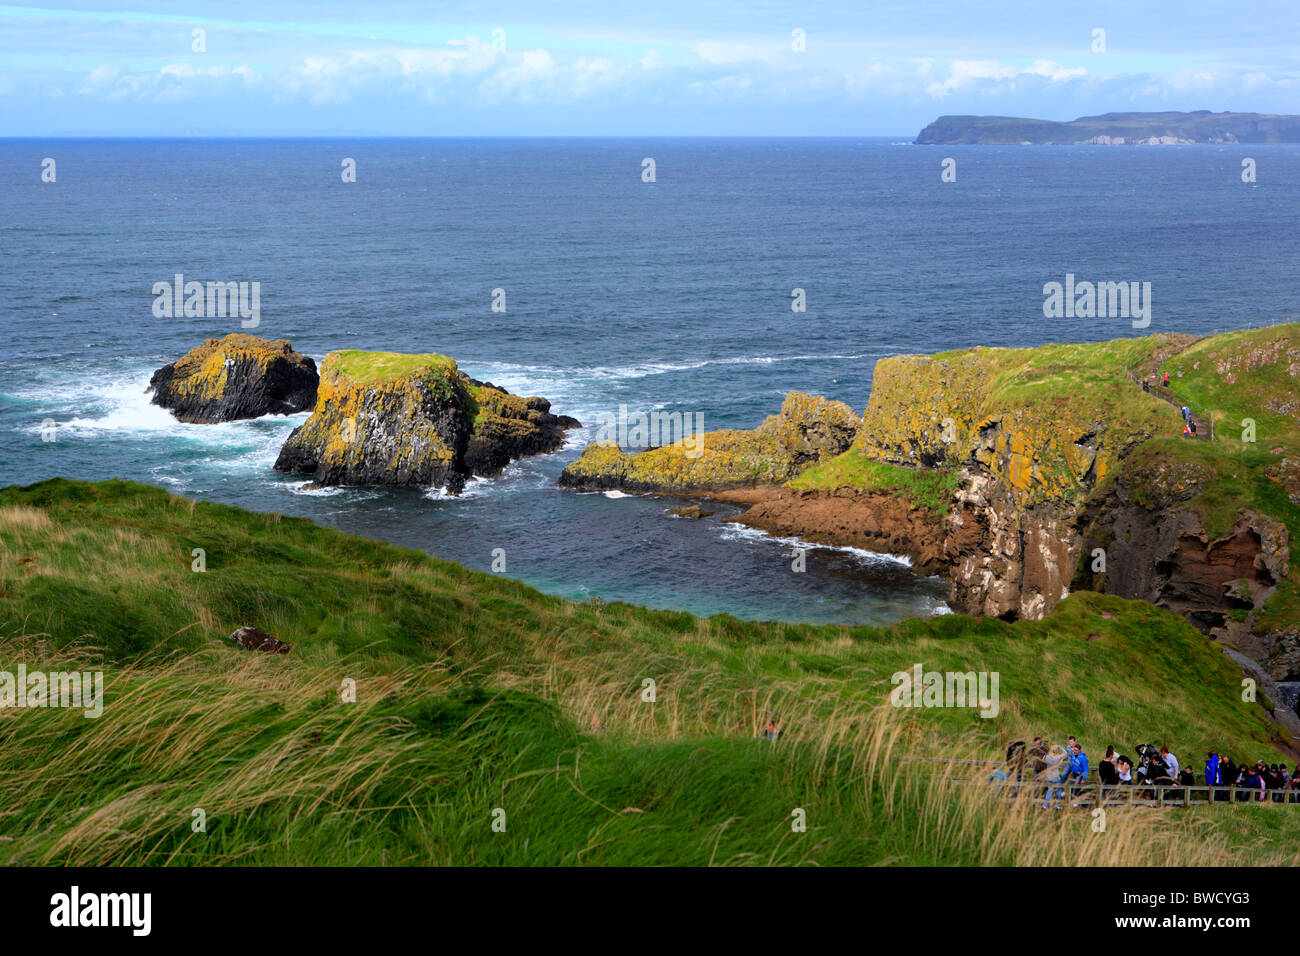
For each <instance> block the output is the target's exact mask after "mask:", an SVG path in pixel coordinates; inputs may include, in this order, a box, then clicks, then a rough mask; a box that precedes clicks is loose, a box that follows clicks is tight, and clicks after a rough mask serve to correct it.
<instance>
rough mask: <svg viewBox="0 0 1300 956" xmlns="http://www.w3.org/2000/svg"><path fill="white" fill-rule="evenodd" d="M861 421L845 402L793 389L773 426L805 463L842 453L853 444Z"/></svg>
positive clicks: (792, 453) (789, 449)
mask: <svg viewBox="0 0 1300 956" xmlns="http://www.w3.org/2000/svg"><path fill="white" fill-rule="evenodd" d="M861 424H862V419H861V418H859V417H858V414H857V412H855V411H854V410H853V409H851V408H850V407H849V406H848V405H846V404H844V403H843V402H834V401H831V400H830V399H828V398H823V397H821V396H820V395H808V394H806V393H804V392H790V393H789V394H788V395H786V397H785V401H784V402H782V403H781V414H780V415H779V416H777V420H776V423H775V426H774V427H775V429H776V434H777V437H778V438H779V439H780V442H781V446H782V447H783V448H784V449H785V450H786V451H787V452H789V454H790V457H791V458H792V459H794V461H795V462H796V463H797V464H803V463H805V462H813V461H820V460H821V459H822V458H826V457H833V456H835V455H838V454H840V453H841V452H842V451H844V449H846V448H848V447H849V445H851V444H852V443H853V439H854V438H855V437H857V433H858V428H859V426H861Z"/></svg>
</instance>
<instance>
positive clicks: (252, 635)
mask: <svg viewBox="0 0 1300 956" xmlns="http://www.w3.org/2000/svg"><path fill="white" fill-rule="evenodd" d="M230 640H231V641H233V642H234V643H236V644H238V645H239V646H240V647H242V648H244V649H245V650H250V651H262V652H263V653H265V654H288V653H289V651H290V650H291V649H292V648H291V645H289V644H286V643H285V642H284V641H279V640H276V639H275V638H274V637H272V636H271V635H270V634H267V633H266V632H265V631H259V630H258V629H257V628H255V627H241V628H239V629H238V630H237V631H235V633H233V634H231V635H230Z"/></svg>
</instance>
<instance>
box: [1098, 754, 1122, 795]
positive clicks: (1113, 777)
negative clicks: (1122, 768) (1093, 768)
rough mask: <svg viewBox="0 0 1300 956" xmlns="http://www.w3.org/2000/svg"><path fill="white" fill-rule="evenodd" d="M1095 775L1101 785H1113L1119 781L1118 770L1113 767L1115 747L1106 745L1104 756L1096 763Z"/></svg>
mask: <svg viewBox="0 0 1300 956" xmlns="http://www.w3.org/2000/svg"><path fill="white" fill-rule="evenodd" d="M1097 776H1098V777H1099V778H1101V782H1102V784H1103V785H1105V786H1107V787H1113V786H1115V785H1116V784H1118V783H1119V771H1118V770H1116V769H1115V748H1114V747H1107V748H1106V756H1104V757H1102V758H1101V763H1099V764H1097Z"/></svg>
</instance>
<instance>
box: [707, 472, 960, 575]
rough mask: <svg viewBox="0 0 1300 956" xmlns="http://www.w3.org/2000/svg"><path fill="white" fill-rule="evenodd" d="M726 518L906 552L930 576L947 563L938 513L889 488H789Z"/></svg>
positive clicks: (873, 548) (813, 538)
mask: <svg viewBox="0 0 1300 956" xmlns="http://www.w3.org/2000/svg"><path fill="white" fill-rule="evenodd" d="M728 520H730V521H736V522H738V523H740V524H745V525H748V526H749V527H751V528H758V529H760V530H762V531H766V532H768V533H769V534H782V535H795V536H796V537H799V538H803V539H804V540H806V541H812V542H816V543H821V544H837V545H847V546H849V547H854V548H865V549H866V550H868V551H879V552H882V553H885V554H905V555H908V556H909V557H910V558H911V559H912V562H913V567H915V568H916V569H917V570H918V571H922V572H924V573H926V574H937V573H939V572H940V571H942V570H943V569H944V568H945V567H946V562H945V560H944V556H943V541H944V538H943V522H942V520H941V519H940V516H939V515H937V514H935V513H934V512H932V511H930V510H929V509H928V508H912V507H910V506H909V505H908V504H907V503H906V502H905V501H903V500H901V499H900V498H898V497H897V496H895V495H891V494H888V493H886V492H879V491H855V490H854V489H852V488H840V489H837V490H835V491H823V490H818V491H791V490H789V489H785V490H782V491H780V492H778V493H776V494H774V495H773V496H772V497H770V498H768V499H766V500H764V501H760V502H758V503H757V504H754V505H753V506H751V507H750V509H749V510H748V511H746V512H745V513H744V514H742V515H738V516H737V517H735V518H730V519H728Z"/></svg>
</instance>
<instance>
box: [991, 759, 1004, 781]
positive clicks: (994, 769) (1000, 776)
mask: <svg viewBox="0 0 1300 956" xmlns="http://www.w3.org/2000/svg"><path fill="white" fill-rule="evenodd" d="M989 770H990V771H991V772H990V773H989V783H1006V782H1007V772H1006V771H1005V770H1003V769H1002V768H1001V767H999V766H998V765H997V764H995V763H991V764H989Z"/></svg>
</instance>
